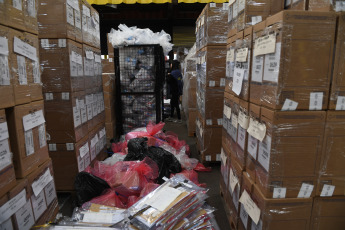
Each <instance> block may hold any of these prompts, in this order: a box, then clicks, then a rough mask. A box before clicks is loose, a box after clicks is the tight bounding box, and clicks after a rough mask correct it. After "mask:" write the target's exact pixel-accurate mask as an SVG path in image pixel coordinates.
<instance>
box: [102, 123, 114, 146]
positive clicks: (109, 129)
mask: <svg viewBox="0 0 345 230" xmlns="http://www.w3.org/2000/svg"><path fill="white" fill-rule="evenodd" d="M105 130H106V133H107V143H109V140H111V139H113V138H116V122H110V123H107V122H106V123H105Z"/></svg>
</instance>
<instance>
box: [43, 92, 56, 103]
mask: <svg viewBox="0 0 345 230" xmlns="http://www.w3.org/2000/svg"><path fill="white" fill-rule="evenodd" d="M44 95H45V99H46V101H52V100H54V95H53V93H45V94H44Z"/></svg>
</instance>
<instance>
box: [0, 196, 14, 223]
mask: <svg viewBox="0 0 345 230" xmlns="http://www.w3.org/2000/svg"><path fill="white" fill-rule="evenodd" d="M7 204H8V197H7V195H4V196H2V197H0V208H2V207H3V206H4V205H7ZM0 226H1V227H2V228H3V229H13V223H12V219H11V217H9V218H8V219H7V220H5V221H4V222H3V223H1V225H0Z"/></svg>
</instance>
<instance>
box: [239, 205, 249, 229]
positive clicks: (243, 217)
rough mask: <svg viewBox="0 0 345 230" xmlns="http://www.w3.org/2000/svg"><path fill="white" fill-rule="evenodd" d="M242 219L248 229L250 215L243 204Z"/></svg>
mask: <svg viewBox="0 0 345 230" xmlns="http://www.w3.org/2000/svg"><path fill="white" fill-rule="evenodd" d="M240 218H241V221H242V223H243V226H244V229H247V225H248V213H247V212H246V210H245V208H244V205H243V204H241V210H240Z"/></svg>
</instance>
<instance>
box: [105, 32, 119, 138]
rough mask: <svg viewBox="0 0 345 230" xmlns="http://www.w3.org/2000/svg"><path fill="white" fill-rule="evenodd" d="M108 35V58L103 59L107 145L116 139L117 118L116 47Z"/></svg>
mask: <svg viewBox="0 0 345 230" xmlns="http://www.w3.org/2000/svg"><path fill="white" fill-rule="evenodd" d="M109 36H110V35H108V56H107V58H105V59H102V66H103V72H102V85H103V93H104V106H105V129H106V132H107V143H110V140H111V139H113V138H116V116H115V112H116V110H115V106H116V102H115V89H116V88H115V65H114V47H113V45H112V44H111V42H110V41H109Z"/></svg>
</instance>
